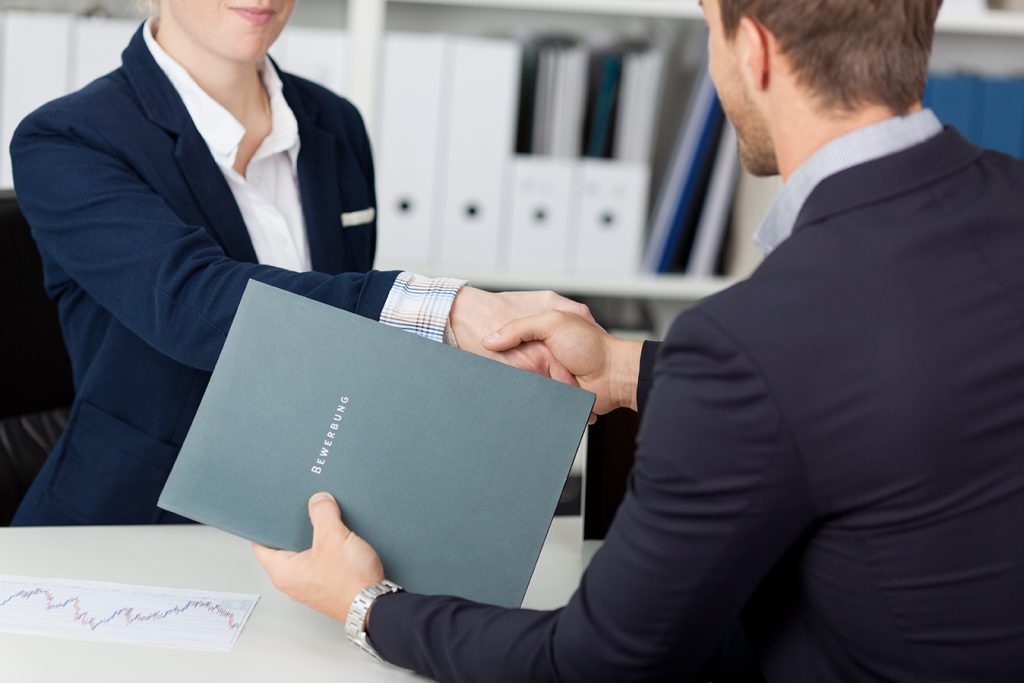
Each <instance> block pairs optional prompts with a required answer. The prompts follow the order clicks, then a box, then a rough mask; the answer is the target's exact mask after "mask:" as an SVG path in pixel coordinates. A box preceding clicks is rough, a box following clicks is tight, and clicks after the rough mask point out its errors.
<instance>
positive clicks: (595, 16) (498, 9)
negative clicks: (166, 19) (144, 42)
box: [0, 0, 1024, 304]
mask: <svg viewBox="0 0 1024 683" xmlns="http://www.w3.org/2000/svg"><path fill="white" fill-rule="evenodd" d="M18 8H33V9H40V10H46V11H57V12H75V13H81V12H85V11H87V10H96V9H99V10H100V12H101V13H106V14H110V15H114V16H137V15H135V14H134V7H133V5H132V3H131V2H130V1H128V0H98V1H97V0H0V9H18ZM425 18H429V19H430V21H423V20H424V19H425ZM292 21H293V23H294V24H296V25H307V26H321V27H334V28H341V27H344V28H345V29H346V31H347V34H348V38H349V42H348V56H347V57H348V59H347V62H348V64H349V83H348V92H347V95H348V97H349V98H350V99H351V100H353V101H354V102H355V103H356V105H357V106H358V107H359V108H360V109H361V110H362V112H363V113H364V117H365V119H366V122H367V126H368V127H369V128H370V129H371V134H372V133H373V132H374V128H375V127H376V124H377V121H378V116H377V114H378V106H377V99H378V89H377V88H378V83H379V82H380V75H381V59H380V56H381V52H382V46H383V37H384V34H385V32H386V31H387V30H390V29H394V28H396V27H397V28H402V29H405V30H407V29H409V28H411V27H413V28H417V29H418V30H423V31H431V30H446V29H447V28H448V27H451V30H452V31H454V32H461V33H481V34H484V33H492V32H494V31H495V27H496V26H504V27H505V28H512V27H514V26H516V25H517V24H532V25H534V26H538V25H545V24H548V23H550V24H551V25H552V26H556V27H573V26H577V25H578V26H580V27H581V28H582V30H589V29H591V28H595V27H604V28H605V29H607V30H609V31H615V30H620V29H622V28H623V27H639V30H644V29H650V28H651V27H652V26H657V27H658V28H665V29H667V30H668V31H671V32H675V33H677V34H680V33H682V32H684V31H687V30H690V29H692V28H693V27H695V26H697V25H698V24H699V23H700V22H703V15H702V12H701V9H700V7H699V4H698V0H343V1H342V2H338V1H337V0H303V1H302V2H300V3H298V4H297V6H296V10H295V15H294V18H293V20H292ZM420 27H421V28H420ZM439 27H441V28H439ZM628 30H632V29H628ZM937 31H938V36H937V40H936V50H935V53H936V54H935V63H936V64H938V65H941V66H943V67H944V68H956V67H959V66H967V67H969V68H975V69H979V70H982V71H1002V72H1009V71H1014V70H1016V71H1017V72H1019V71H1020V70H1021V67H1019V66H1018V65H1020V64H1024V12H1013V11H1002V10H966V9H960V8H958V7H956V6H954V5H950V4H947V6H946V7H945V8H944V9H943V11H942V12H941V14H940V16H939V20H938V23H937ZM752 213H756V212H754V211H752ZM426 272H429V269H428V270H427V271H426ZM459 275H462V276H466V277H468V278H469V279H471V280H472V281H473V282H474V283H476V284H478V285H480V286H482V287H486V288H490V289H553V290H556V291H559V292H563V293H565V294H568V295H572V296H587V295H590V296H601V297H609V298H634V299H641V300H647V301H660V302H662V303H668V302H673V301H674V302H677V303H680V304H686V303H689V302H692V301H696V300H698V299H701V298H703V297H706V296H709V295H711V294H714V293H715V292H718V291H720V290H721V289H723V288H725V287H727V286H728V285H729V284H731V281H730V280H727V279H704V280H695V279H691V278H688V277H685V276H661V277H658V276H649V275H638V276H634V277H615V278H601V277H579V276H571V275H535V274H528V273H502V272H481V273H459Z"/></svg>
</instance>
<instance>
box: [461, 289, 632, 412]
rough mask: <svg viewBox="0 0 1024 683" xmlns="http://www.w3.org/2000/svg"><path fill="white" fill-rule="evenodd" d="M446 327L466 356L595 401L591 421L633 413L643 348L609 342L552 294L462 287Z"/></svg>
mask: <svg viewBox="0 0 1024 683" xmlns="http://www.w3.org/2000/svg"><path fill="white" fill-rule="evenodd" d="M449 322H450V324H451V328H452V332H453V333H454V336H455V341H456V343H457V344H458V346H459V348H461V349H463V350H466V351H470V352H473V353H476V354H479V355H481V356H485V357H488V358H493V359H495V360H498V361H501V362H503V363H506V364H508V365H512V366H515V367H518V368H521V369H523V370H528V371H530V372H534V373H537V374H540V375H544V376H546V377H551V378H552V379H556V380H558V381H560V382H565V383H566V384H571V385H574V386H579V387H580V388H582V389H586V390H587V391H590V392H592V393H594V394H596V395H597V402H596V404H595V406H594V413H595V414H596V415H603V414H605V413H608V412H610V411H612V410H615V409H616V408H631V409H633V410H636V385H637V376H638V374H639V371H640V355H641V351H642V349H643V343H642V342H638V341H627V340H623V339H618V338H617V337H613V336H612V335H610V334H608V333H607V332H605V330H604V329H603V328H602V327H601V326H600V325H598V324H597V322H596V321H595V320H594V317H593V316H592V315H591V314H590V309H588V308H587V307H586V306H585V305H583V304H579V303H576V302H574V301H570V300H569V299H566V298H564V297H561V296H559V295H557V294H555V293H554V292H506V293H502V294H491V293H489V292H484V291H482V290H479V289H475V288H473V287H463V288H462V290H460V291H459V294H458V296H456V298H455V302H454V304H453V305H452V308H451V313H450V314H449Z"/></svg>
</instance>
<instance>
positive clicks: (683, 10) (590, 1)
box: [388, 0, 704, 19]
mask: <svg viewBox="0 0 1024 683" xmlns="http://www.w3.org/2000/svg"><path fill="white" fill-rule="evenodd" d="M388 2H393V3H398V4H407V5H439V6H455V7H480V8H485V9H512V10H524V11H530V12H568V13H580V14H606V15H611V16H629V17H650V18H658V17H663V18H674V19H703V17H704V15H703V13H702V12H701V9H700V6H699V5H698V4H697V0H388Z"/></svg>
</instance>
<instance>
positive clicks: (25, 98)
mask: <svg viewBox="0 0 1024 683" xmlns="http://www.w3.org/2000/svg"><path fill="white" fill-rule="evenodd" d="M71 22H72V17H71V15H69V14H48V13H43V12H7V13H6V14H5V15H4V16H3V19H2V21H0V23H2V25H0V88H2V95H0V189H10V188H11V187H13V186H14V178H13V176H12V174H11V158H10V151H9V150H10V146H11V138H12V137H13V136H14V130H15V128H17V127H18V124H19V123H21V120H22V119H23V118H25V116H26V115H28V114H30V113H32V111H33V110H35V109H37V108H38V107H40V106H41V105H43V104H45V103H47V102H49V101H50V100H52V99H56V98H58V97H60V96H61V95H64V94H66V93H67V91H68V56H69V50H68V45H69V43H70V41H71Z"/></svg>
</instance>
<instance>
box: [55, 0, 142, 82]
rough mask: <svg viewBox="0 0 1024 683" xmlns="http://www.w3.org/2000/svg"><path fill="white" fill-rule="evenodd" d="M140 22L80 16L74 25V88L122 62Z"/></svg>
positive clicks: (72, 63)
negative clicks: (122, 56)
mask: <svg viewBox="0 0 1024 683" xmlns="http://www.w3.org/2000/svg"><path fill="white" fill-rule="evenodd" d="M138 28H139V22H138V21H133V20H131V19H107V18H103V17H79V18H76V19H75V22H74V24H73V26H72V42H71V44H72V46H73V48H72V54H73V55H74V56H73V57H72V59H71V82H70V85H71V90H72V91H75V90H79V89H80V88H83V87H85V86H86V85H88V84H89V83H91V82H92V81H94V80H96V79H97V78H99V77H100V76H103V75H105V74H107V73H110V72H111V71H113V70H114V69H116V68H118V67H120V66H121V53H122V52H124V49H125V48H126V47H128V43H129V42H130V41H131V39H132V36H133V35H134V34H135V31H136V30H137V29H138Z"/></svg>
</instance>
